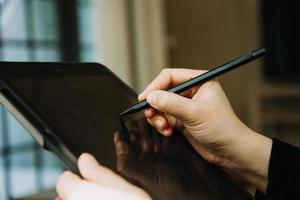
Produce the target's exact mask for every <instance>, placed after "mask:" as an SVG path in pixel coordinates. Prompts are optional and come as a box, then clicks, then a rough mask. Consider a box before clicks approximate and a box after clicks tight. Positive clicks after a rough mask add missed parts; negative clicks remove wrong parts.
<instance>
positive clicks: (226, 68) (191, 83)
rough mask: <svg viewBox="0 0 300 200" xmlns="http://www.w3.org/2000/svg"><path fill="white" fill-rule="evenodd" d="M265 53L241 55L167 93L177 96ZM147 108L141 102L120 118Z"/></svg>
mask: <svg viewBox="0 0 300 200" xmlns="http://www.w3.org/2000/svg"><path fill="white" fill-rule="evenodd" d="M265 53H266V50H265V49H264V48H260V49H257V50H255V51H251V52H250V53H247V54H245V55H242V56H240V57H238V58H236V59H234V60H232V61H230V62H228V63H226V64H223V65H221V66H219V67H216V68H214V69H212V70H210V71H208V72H206V73H204V74H201V75H199V76H196V77H195V78H193V79H191V80H188V81H186V82H184V83H182V84H180V85H177V86H175V87H173V88H172V89H170V90H168V91H169V92H173V93H176V94H179V93H181V92H184V91H186V90H188V89H190V88H192V87H194V86H196V85H199V84H201V83H204V82H205V81H208V80H211V79H213V78H215V77H217V76H219V75H221V74H224V73H226V72H228V71H230V70H233V69H235V68H238V67H240V66H242V65H244V64H246V63H248V62H251V61H253V60H255V59H257V58H260V57H262V56H263V55H265ZM148 106H149V104H148V102H147V101H146V100H143V101H141V102H139V103H136V104H134V105H133V106H131V107H130V108H128V109H127V110H125V111H124V112H122V113H121V116H123V115H126V114H131V113H135V112H138V111H141V110H143V109H145V108H147V107H148Z"/></svg>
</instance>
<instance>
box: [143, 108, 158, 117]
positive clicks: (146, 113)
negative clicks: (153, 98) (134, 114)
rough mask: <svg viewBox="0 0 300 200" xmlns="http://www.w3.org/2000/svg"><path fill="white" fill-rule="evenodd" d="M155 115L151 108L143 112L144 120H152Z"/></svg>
mask: <svg viewBox="0 0 300 200" xmlns="http://www.w3.org/2000/svg"><path fill="white" fill-rule="evenodd" d="M156 113H157V111H156V110H155V109H153V108H147V109H146V110H145V111H144V115H145V117H146V118H152V117H154V115H155V114H156Z"/></svg>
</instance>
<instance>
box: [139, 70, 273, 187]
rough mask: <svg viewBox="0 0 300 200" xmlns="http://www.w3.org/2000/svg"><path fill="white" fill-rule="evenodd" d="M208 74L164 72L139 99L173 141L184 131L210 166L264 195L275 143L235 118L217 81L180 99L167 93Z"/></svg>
mask: <svg viewBox="0 0 300 200" xmlns="http://www.w3.org/2000/svg"><path fill="white" fill-rule="evenodd" d="M204 72H206V71H203V70H189V69H164V70H163V71H162V72H161V73H160V74H159V75H158V76H157V77H156V78H155V79H154V80H153V81H152V83H150V84H149V85H148V87H147V88H146V89H145V90H144V91H143V92H142V93H141V94H140V95H139V100H140V101H141V100H144V99H147V102H148V103H149V104H150V105H151V107H152V108H148V109H147V110H145V117H146V118H147V120H148V122H149V123H150V124H151V125H153V126H154V127H155V128H156V129H157V130H158V131H159V132H160V133H162V134H163V135H165V136H167V137H170V136H171V135H172V133H173V130H174V128H176V129H179V130H181V131H182V133H183V134H184V136H185V138H186V139H187V140H188V141H189V142H190V144H191V145H192V146H193V148H194V149H195V150H196V151H197V152H198V153H199V154H200V155H201V156H202V157H203V158H205V159H206V160H207V161H209V162H211V163H213V164H215V165H218V166H220V167H222V168H223V169H224V170H225V171H227V172H228V173H229V174H231V175H233V176H234V177H235V178H237V179H238V180H239V181H241V182H243V183H246V184H248V185H251V186H253V187H255V188H256V189H259V190H260V191H262V192H265V190H266V187H267V183H268V182H267V176H268V166H269V159H270V154H271V149H272V140H271V139H270V138H267V137H265V136H263V135H261V134H259V133H257V132H255V131H253V130H251V129H250V128H248V127H247V126H246V125H245V124H244V123H242V122H241V121H240V119H239V118H238V117H237V116H236V114H235V113H234V111H233V110H232V107H231V105H230V103H229V101H228V99H227V97H226V95H225V94H224V92H223V89H222V88H221V86H220V84H219V82H218V80H217V79H214V80H212V81H208V82H206V83H204V84H202V85H200V86H197V87H194V88H192V89H190V90H188V91H186V92H184V93H182V94H181V95H177V94H174V93H170V92H167V91H165V90H167V89H168V88H170V87H172V86H175V85H178V84H180V83H182V82H184V81H187V80H190V79H192V78H194V77H195V76H197V75H199V74H202V73H204Z"/></svg>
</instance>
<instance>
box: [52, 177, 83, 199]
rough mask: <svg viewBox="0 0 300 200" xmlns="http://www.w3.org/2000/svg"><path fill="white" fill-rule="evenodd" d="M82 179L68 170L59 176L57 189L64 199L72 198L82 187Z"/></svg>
mask: <svg viewBox="0 0 300 200" xmlns="http://www.w3.org/2000/svg"><path fill="white" fill-rule="evenodd" d="M81 181H82V180H81V179H80V178H79V177H78V176H77V175H75V174H73V173H71V172H69V171H66V172H64V173H63V174H62V175H61V176H60V177H59V178H58V181H57V184H56V191H57V193H58V195H59V196H60V197H61V198H62V199H64V200H68V199H71V195H72V193H73V192H74V191H76V190H77V189H78V188H79V187H80V185H81Z"/></svg>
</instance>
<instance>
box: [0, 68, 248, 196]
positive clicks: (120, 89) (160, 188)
mask: <svg viewBox="0 0 300 200" xmlns="http://www.w3.org/2000/svg"><path fill="white" fill-rule="evenodd" d="M6 65H7V66H2V67H1V68H0V76H1V77H2V78H3V80H4V81H5V82H6V83H7V85H9V87H10V88H12V90H13V91H14V92H15V93H16V94H17V95H18V96H19V97H20V98H21V99H22V100H24V102H26V104H27V105H28V106H29V107H30V108H31V109H32V110H33V111H34V112H35V113H36V114H37V115H38V116H39V117H40V118H41V119H42V120H43V121H44V122H45V123H46V124H47V125H48V127H49V128H50V129H51V130H52V131H53V132H54V133H55V134H56V135H57V137H59V138H60V139H61V141H63V143H64V145H66V146H67V147H68V148H69V149H70V151H71V152H72V153H73V154H74V155H75V156H76V157H78V156H79V155H80V154H81V153H83V152H88V153H91V154H92V155H94V156H95V157H96V158H97V160H98V161H99V162H100V163H101V164H102V165H104V166H106V167H109V168H111V169H113V170H114V171H116V172H117V173H119V174H120V175H122V176H123V177H125V178H126V179H128V180H129V181H131V182H133V183H135V184H137V185H139V186H141V187H143V188H144V189H145V190H147V191H148V192H149V193H150V194H151V195H152V196H153V197H154V198H155V199H208V200H210V199H232V200H235V199H251V198H250V196H249V195H248V194H247V193H245V192H244V191H242V190H241V189H240V188H238V187H237V186H236V185H235V184H233V183H232V181H231V180H230V178H229V177H228V176H227V175H226V174H225V173H224V172H223V171H222V170H220V169H218V168H217V167H215V166H213V165H210V164H208V163H207V162H205V161H204V160H203V159H202V158H201V157H200V156H199V155H198V154H197V153H196V152H195V151H194V150H193V149H192V148H191V147H190V145H189V144H188V143H187V142H186V140H185V139H184V137H183V136H182V135H181V134H180V133H177V132H176V133H175V134H174V136H173V137H171V138H165V137H163V136H161V135H160V134H158V133H157V132H156V131H155V130H154V129H153V128H152V127H150V126H149V125H148V124H147V123H146V121H145V119H144V117H143V114H142V113H137V114H134V115H131V116H127V117H125V118H124V119H123V121H122V123H120V124H119V125H118V119H119V114H120V113H121V112H122V111H124V110H125V109H126V108H128V107H129V106H130V105H132V104H133V103H136V102H137V100H136V94H135V93H134V92H133V91H132V90H131V89H130V88H128V87H127V86H126V85H125V84H124V83H122V82H121V81H120V80H119V79H118V78H117V77H116V76H114V75H113V74H112V73H111V72H110V71H109V70H107V69H106V68H105V67H104V66H101V65H98V64H59V63H53V64H51V63H36V64H33V63H28V64H21V63H19V64H17V63H12V64H8V63H7V64H6ZM120 127H121V129H122V130H121V131H119V132H116V131H117V130H118V129H120Z"/></svg>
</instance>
